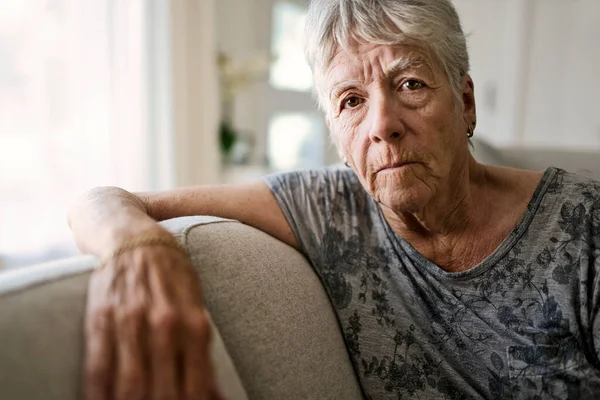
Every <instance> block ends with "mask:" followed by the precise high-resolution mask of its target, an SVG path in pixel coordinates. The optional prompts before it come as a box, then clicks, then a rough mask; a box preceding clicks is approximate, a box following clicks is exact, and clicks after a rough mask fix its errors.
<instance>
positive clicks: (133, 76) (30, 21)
mask: <svg viewBox="0 0 600 400" xmlns="http://www.w3.org/2000/svg"><path fill="white" fill-rule="evenodd" d="M145 12H146V10H145V9H144V6H143V5H142V2H117V1H108V0H107V1H86V2H82V1H80V0H53V1H52V0H19V1H2V2H0V268H1V267H2V266H5V267H6V266H8V267H12V266H18V265H28V264H33V263H36V262H39V261H43V260H48V259H52V258H58V257H62V256H64V255H68V254H72V253H75V246H74V244H73V243H72V240H71V236H70V233H69V230H68V228H67V225H66V213H67V210H68V207H69V205H70V204H71V203H72V201H74V199H75V198H76V197H77V195H79V194H80V193H81V192H83V191H84V190H86V189H88V188H90V187H93V186H99V185H118V186H122V187H125V188H127V189H129V190H147V189H150V186H151V183H152V180H151V177H150V176H149V174H148V173H147V171H149V168H148V158H149V152H148V148H149V142H148V141H149V138H148V137H147V136H148V135H147V133H146V132H148V129H147V123H146V120H147V118H146V114H147V111H146V108H147V105H146V103H145V99H146V97H147V96H148V92H147V85H146V79H147V75H146V70H147V66H146V61H145V60H146V49H147V44H148V43H147V42H146V40H145V34H144V32H145V29H146V26H145Z"/></svg>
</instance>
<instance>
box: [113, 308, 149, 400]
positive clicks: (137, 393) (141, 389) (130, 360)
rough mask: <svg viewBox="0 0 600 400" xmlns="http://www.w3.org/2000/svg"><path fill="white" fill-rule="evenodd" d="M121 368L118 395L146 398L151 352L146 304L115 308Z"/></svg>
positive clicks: (119, 399)
mask: <svg viewBox="0 0 600 400" xmlns="http://www.w3.org/2000/svg"><path fill="white" fill-rule="evenodd" d="M115 317H116V318H115V333H116V336H117V338H118V339H117V346H116V350H117V359H116V361H117V369H116V374H117V375H116V382H115V390H114V398H115V399H116V400H144V399H146V398H147V394H148V372H147V358H148V357H147V351H146V346H147V345H146V340H145V339H144V335H143V334H144V330H145V328H146V307H145V305H143V304H139V305H124V306H123V307H121V308H119V309H118V310H116V311H115Z"/></svg>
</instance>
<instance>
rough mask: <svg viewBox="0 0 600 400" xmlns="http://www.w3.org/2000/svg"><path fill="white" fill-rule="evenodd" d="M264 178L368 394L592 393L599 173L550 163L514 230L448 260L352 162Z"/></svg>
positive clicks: (599, 288)
mask: <svg viewBox="0 0 600 400" xmlns="http://www.w3.org/2000/svg"><path fill="white" fill-rule="evenodd" d="M266 182H267V184H268V185H269V187H270V188H271V190H272V192H273V193H274V195H275V197H276V199H277V201H278V203H279V205H280V206H281V209H282V210H283V212H284V214H285V216H286V218H287V219H288V221H289V223H290V225H291V227H292V229H293V231H294V233H295V235H296V238H297V240H298V242H299V244H300V247H301V249H302V251H303V252H304V254H305V255H306V256H307V257H308V259H309V260H310V262H311V263H312V265H313V267H314V269H315V270H316V272H317V274H318V275H319V277H320V278H321V280H322V282H323V285H324V286H325V288H326V290H327V292H328V294H329V297H330V299H331V302H332V304H333V306H334V308H335V311H336V313H337V316H338V318H339V322H340V325H341V329H342V330H343V335H344V338H345V340H346V346H347V348H348V352H349V353H350V355H351V358H352V361H353V364H354V368H355V371H356V374H357V375H358V377H359V379H360V382H361V385H362V388H363V392H364V394H365V396H366V397H367V398H369V399H413V398H414V399H471V398H488V399H508V398H510V399H538V398H556V399H600V359H599V354H600V182H595V181H592V180H589V179H586V178H583V177H580V176H577V175H574V174H571V173H567V172H565V171H563V170H559V169H556V168H549V169H548V170H547V171H546V172H545V174H544V177H543V179H542V181H541V183H540V184H539V186H538V188H537V190H536V192H535V194H534V196H533V198H532V199H531V202H530V203H529V205H528V207H527V211H526V212H525V214H524V215H523V216H522V218H521V220H520V222H519V223H518V225H517V226H516V228H515V229H514V231H513V232H512V233H511V234H510V235H509V236H508V237H507V238H506V239H505V240H504V241H503V242H502V244H501V245H500V246H499V247H498V248H497V249H496V250H495V251H494V252H493V253H492V254H491V255H490V256H489V257H488V258H487V259H485V260H484V261H483V262H482V263H481V264H479V265H477V266H475V267H474V268H472V269H470V270H468V271H465V272H460V273H448V272H445V271H443V270H442V269H440V268H439V267H437V266H436V265H434V264H433V263H431V262H430V261H428V260H427V259H425V258H424V257H423V256H422V255H420V254H419V253H418V252H417V251H416V250H414V248H412V247H411V245H410V244H409V243H408V242H406V241H405V240H403V239H402V238H401V237H399V236H398V235H396V234H395V233H394V231H393V230H392V229H391V228H390V226H389V225H388V224H387V222H386V220H385V219H384V217H383V214H382V212H381V210H380V208H379V207H378V206H377V204H376V203H375V202H374V200H373V199H372V198H371V197H370V196H369V195H368V194H367V193H366V192H365V190H364V189H363V188H362V186H361V185H360V183H359V181H358V179H357V178H356V176H355V175H354V173H353V172H352V171H351V170H349V169H324V170H318V171H306V172H296V173H286V174H277V175H271V176H269V177H267V178H266Z"/></svg>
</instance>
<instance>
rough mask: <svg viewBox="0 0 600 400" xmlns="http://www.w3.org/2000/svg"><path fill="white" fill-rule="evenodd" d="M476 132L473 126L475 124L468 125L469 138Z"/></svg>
mask: <svg viewBox="0 0 600 400" xmlns="http://www.w3.org/2000/svg"><path fill="white" fill-rule="evenodd" d="M474 134H475V128H473V126H471V125H469V126H467V137H468V138H469V139H471V138H472V137H473V135H474Z"/></svg>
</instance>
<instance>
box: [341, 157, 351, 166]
mask: <svg viewBox="0 0 600 400" xmlns="http://www.w3.org/2000/svg"><path fill="white" fill-rule="evenodd" d="M342 161H343V162H344V165H345V166H346V167H348V168H350V164H348V159H347V158H346V157H343V158H342Z"/></svg>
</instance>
